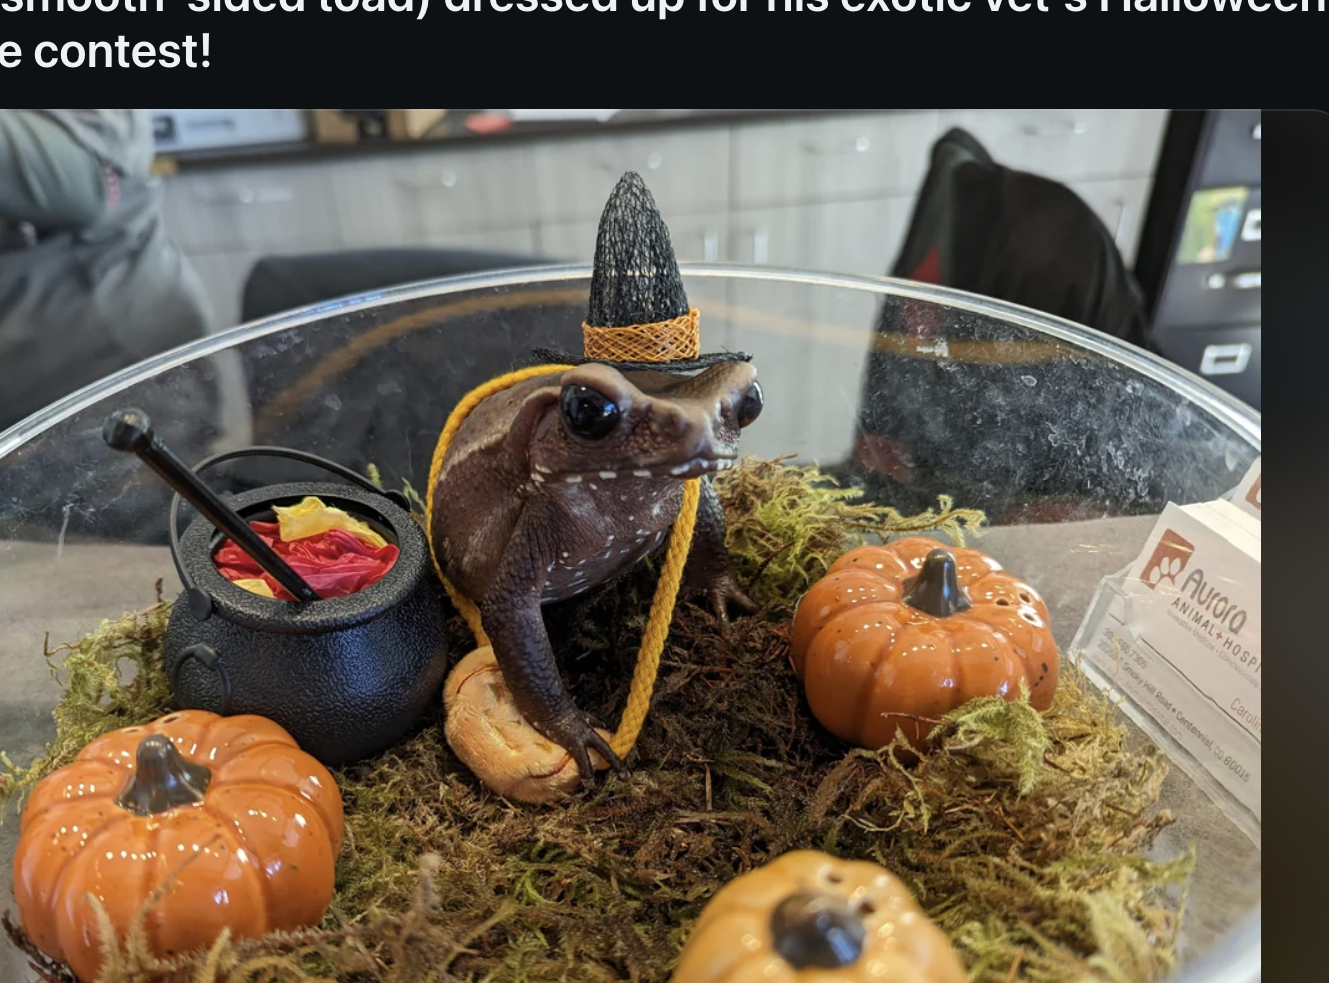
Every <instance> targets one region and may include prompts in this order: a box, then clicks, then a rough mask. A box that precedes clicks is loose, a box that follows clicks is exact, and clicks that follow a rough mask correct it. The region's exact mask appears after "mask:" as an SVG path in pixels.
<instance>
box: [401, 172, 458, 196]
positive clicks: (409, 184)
mask: <svg viewBox="0 0 1329 983" xmlns="http://www.w3.org/2000/svg"><path fill="white" fill-rule="evenodd" d="M393 183H394V184H396V185H397V187H399V188H401V189H402V190H403V191H437V190H438V189H439V188H455V187H456V186H457V172H456V171H444V172H443V173H442V174H440V175H439V176H438V178H437V179H436V180H433V181H401V180H398V181H394V182H393Z"/></svg>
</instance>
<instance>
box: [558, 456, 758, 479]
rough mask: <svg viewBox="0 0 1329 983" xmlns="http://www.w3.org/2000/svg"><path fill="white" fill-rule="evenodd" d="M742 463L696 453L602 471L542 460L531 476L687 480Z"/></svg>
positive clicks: (736, 460) (730, 458)
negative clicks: (552, 467)
mask: <svg viewBox="0 0 1329 983" xmlns="http://www.w3.org/2000/svg"><path fill="white" fill-rule="evenodd" d="M737 463H738V458H736V457H694V458H691V459H689V460H687V461H681V462H679V463H676V464H655V465H649V466H645V467H631V468H627V467H624V468H617V469H609V468H606V469H604V470H602V471H567V472H560V471H548V470H545V469H544V468H542V467H540V466H539V465H538V464H537V465H536V466H535V470H534V471H533V472H531V477H532V478H534V479H535V480H536V481H537V482H542V481H563V482H566V483H568V484H570V485H572V484H577V483H578V482H581V481H614V480H617V479H627V480H632V479H634V478H673V479H675V480H677V481H686V480H687V479H688V478H699V477H701V476H702V475H704V474H711V473H714V472H717V471H728V470H729V469H730V468H732V467H733V466H734V465H735V464H737Z"/></svg>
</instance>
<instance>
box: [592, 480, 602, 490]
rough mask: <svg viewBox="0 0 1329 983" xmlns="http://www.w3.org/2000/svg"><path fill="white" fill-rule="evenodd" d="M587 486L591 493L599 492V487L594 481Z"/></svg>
mask: <svg viewBox="0 0 1329 983" xmlns="http://www.w3.org/2000/svg"><path fill="white" fill-rule="evenodd" d="M589 484H590V486H591V491H599V490H600V487H599V486H598V485H597V484H596V483H595V482H594V481H592V482H589Z"/></svg>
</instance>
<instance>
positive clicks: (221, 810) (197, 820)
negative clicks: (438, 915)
mask: <svg viewBox="0 0 1329 983" xmlns="http://www.w3.org/2000/svg"><path fill="white" fill-rule="evenodd" d="M342 818H343V817H342V803H341V796H340V794H339V793H338V791H337V787H336V785H335V784H334V783H333V780H332V776H331V775H329V774H328V772H327V770H326V769H325V768H324V767H323V766H322V765H321V764H319V763H318V762H317V761H315V760H314V759H313V758H312V757H310V756H309V755H307V754H305V753H304V752H303V751H301V750H300V749H299V747H297V746H296V743H295V740H294V739H293V738H292V737H291V736H290V734H288V733H287V732H286V731H285V730H283V729H282V728H281V727H279V726H278V725H277V724H275V723H273V722H272V721H270V720H267V719H266V718H264V717H254V716H236V717H219V716H217V715H215V714H212V713H207V712H204V711H201V710H186V711H182V712H180V713H172V714H169V715H167V716H165V717H162V718H161V719H159V720H156V721H154V722H152V723H151V724H148V725H146V726H142V727H125V728H122V729H120V730H117V731H113V732H111V733H110V734H107V735H105V736H104V737H101V738H98V739H97V740H95V741H93V742H92V743H91V744H89V745H88V746H87V747H86V748H84V749H83V750H82V751H81V752H80V753H79V756H78V758H77V759H75V761H74V762H73V763H72V764H70V765H68V766H66V767H64V768H61V769H60V770H59V771H56V772H53V773H52V774H50V775H48V776H47V777H46V778H45V779H43V780H42V781H41V782H39V783H38V784H37V786H36V787H35V788H34V789H33V791H32V796H31V797H30V798H29V800H28V803H27V805H26V807H25V808H24V810H23V816H22V821H21V825H20V834H19V843H18V850H17V852H16V854H15V857H14V896H15V898H16V899H17V901H18V910H19V917H20V918H21V919H22V922H23V927H24V928H25V929H26V930H27V933H28V935H29V936H30V937H31V939H32V941H33V942H34V943H35V944H36V946H37V947H38V948H39V949H41V950H42V951H43V952H45V953H46V954H47V955H49V956H51V957H52V958H53V959H57V960H59V961H61V962H64V963H67V964H68V965H69V966H70V968H71V969H73V970H74V972H75V973H76V974H77V975H78V976H79V978H80V979H83V980H92V979H93V978H94V977H95V976H96V974H97V971H98V968H99V966H100V964H101V961H102V954H101V951H100V950H101V946H100V943H99V940H98V935H97V932H96V920H95V917H96V916H95V909H94V907H93V905H91V904H90V903H88V900H87V898H88V895H92V896H93V897H95V898H96V899H97V900H98V901H99V902H100V903H101V905H102V906H103V907H104V908H105V910H106V913H107V915H108V916H109V917H110V920H111V924H112V925H113V926H114V927H115V929H116V933H117V935H118V936H120V937H123V936H124V934H125V933H126V932H127V931H128V930H129V928H130V926H131V925H132V924H133V920H134V918H135V917H136V916H137V915H138V913H139V911H140V909H141V908H142V907H143V904H144V903H145V902H146V901H147V900H148V898H149V897H150V896H151V895H152V893H153V892H154V891H156V890H157V888H158V887H159V886H161V885H162V884H168V887H167V889H166V892H165V894H164V896H163V897H162V898H161V899H160V900H159V901H158V902H157V903H156V905H155V906H154V907H153V908H151V909H150V910H149V912H148V914H147V921H146V929H147V937H148V941H149V944H150V945H151V946H152V948H153V951H154V952H155V954H156V955H157V956H159V957H163V958H169V957H171V956H173V955H176V954H179V953H184V952H188V951H191V950H194V949H198V948H201V947H205V946H207V945H210V944H211V943H212V942H213V941H214V940H215V939H216V937H217V936H218V935H219V934H220V933H221V931H222V930H223V929H224V928H228V927H229V928H230V929H231V932H232V934H233V935H234V936H237V937H242V938H243V937H258V936H261V935H263V934H265V933H267V932H270V931H273V930H276V929H294V928H298V927H300V926H304V925H313V924H316V923H317V922H318V921H319V920H320V919H321V918H322V917H323V914H324V912H325V911H326V910H327V907H328V903H329V902H330V901H331V900H332V888H333V868H334V864H335V861H336V857H337V852H338V850H339V849H340V846H341V837H342Z"/></svg>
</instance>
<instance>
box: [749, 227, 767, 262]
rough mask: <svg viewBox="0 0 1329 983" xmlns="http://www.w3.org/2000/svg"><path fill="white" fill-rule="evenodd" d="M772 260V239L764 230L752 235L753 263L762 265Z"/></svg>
mask: <svg viewBox="0 0 1329 983" xmlns="http://www.w3.org/2000/svg"><path fill="white" fill-rule="evenodd" d="M770 258H771V237H770V234H769V233H767V232H766V231H765V230H764V229H762V230H759V231H757V232H754V233H752V262H754V263H757V264H762V263H766V262H769V261H770Z"/></svg>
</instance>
